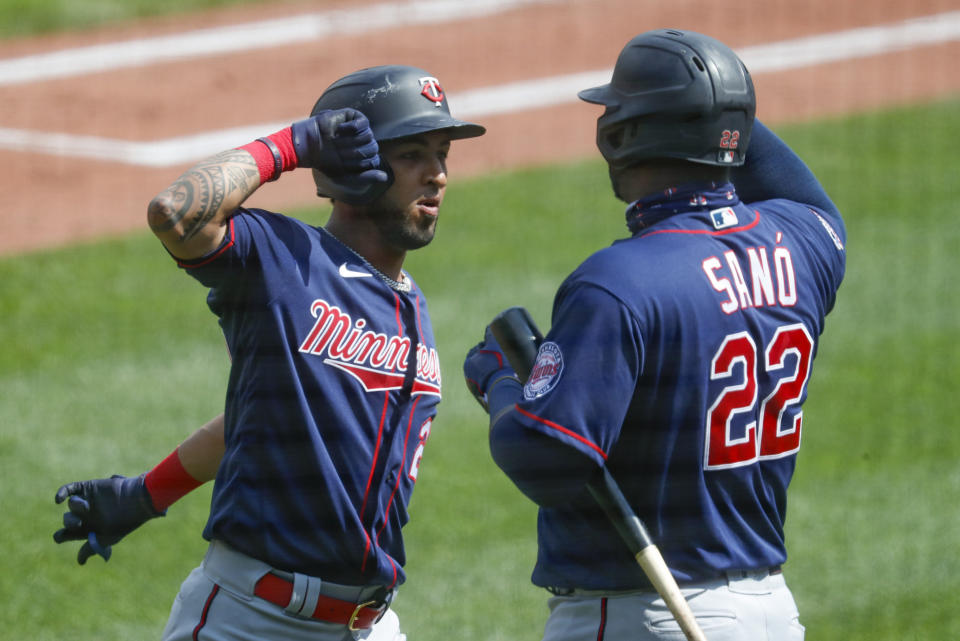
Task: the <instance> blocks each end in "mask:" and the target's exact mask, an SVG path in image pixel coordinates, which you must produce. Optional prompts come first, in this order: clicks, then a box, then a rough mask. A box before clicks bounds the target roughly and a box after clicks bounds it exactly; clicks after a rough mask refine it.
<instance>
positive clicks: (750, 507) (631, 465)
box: [498, 184, 845, 589]
mask: <svg viewBox="0 0 960 641" xmlns="http://www.w3.org/2000/svg"><path fill="white" fill-rule="evenodd" d="M628 219H629V220H630V221H631V225H632V226H633V228H634V229H635V230H636V233H635V234H634V235H633V236H632V237H630V238H627V239H623V240H620V241H617V242H615V243H614V244H613V245H612V246H610V247H607V248H605V249H603V250H600V251H598V252H597V253H595V254H594V255H592V256H591V257H590V258H588V259H587V260H586V261H585V262H584V263H583V264H582V265H580V266H579V267H578V268H577V269H576V270H575V271H574V272H573V274H571V275H570V276H569V277H568V278H567V279H566V281H565V282H564V283H563V285H562V286H561V287H560V289H559V291H558V292H557V295H556V298H555V301H554V309H553V318H552V327H551V329H550V331H549V332H548V333H547V336H546V337H545V341H544V343H543V344H542V345H541V347H540V350H539V354H538V357H537V361H536V364H535V366H534V368H533V370H532V373H531V375H530V377H529V379H528V381H527V383H526V385H525V386H524V388H523V396H522V398H521V399H520V401H519V402H518V403H517V404H516V406H515V408H514V411H512V412H510V413H509V414H508V415H506V417H505V418H504V419H503V420H505V421H511V422H512V426H510V425H508V426H507V427H504V426H502V425H498V430H500V433H501V434H503V433H505V432H504V430H507V432H508V431H509V430H510V429H513V430H524V429H532V430H535V431H537V432H539V433H541V434H545V435H548V436H550V437H552V438H554V439H558V440H559V441H561V442H563V443H564V444H566V445H568V446H570V447H572V448H575V450H577V451H579V452H580V453H582V454H583V455H585V456H589V457H590V458H591V459H592V460H593V461H594V462H595V463H596V464H598V465H606V466H607V467H608V468H609V469H610V471H611V472H612V474H613V476H614V477H615V478H616V479H617V480H618V482H619V484H620V485H621V487H622V489H623V491H624V494H625V496H626V497H627V499H628V501H629V503H630V504H631V505H632V506H633V508H634V509H635V510H636V512H637V514H638V515H639V516H640V518H641V519H642V520H643V521H644V522H645V523H646V525H647V527H648V529H649V531H650V534H651V536H652V537H653V538H654V540H655V541H656V543H657V544H658V546H659V547H660V549H661V552H662V553H663V556H664V558H665V560H666V562H667V564H668V566H669V567H670V568H671V570H672V571H673V573H674V575H675V576H676V578H677V579H678V580H679V581H681V582H682V581H696V580H704V579H709V578H713V577H715V576H718V575H719V574H720V573H721V572H722V571H724V570H728V569H742V568H765V567H769V566H776V565H778V564H780V563H782V562H783V561H785V559H786V548H785V545H784V533H783V527H784V518H785V512H786V491H787V486H788V484H789V482H790V479H791V476H792V474H793V470H794V464H795V461H796V457H797V452H798V450H799V449H800V444H801V439H802V435H803V429H804V426H803V416H802V409H801V408H802V405H803V402H804V400H805V398H806V394H807V382H808V380H809V378H810V374H811V371H812V366H813V359H814V356H815V354H816V351H817V344H818V340H819V337H820V335H821V332H822V331H823V327H824V317H825V316H826V314H827V312H828V311H830V309H831V308H832V306H833V303H834V298H835V295H836V292H837V288H838V287H839V285H840V281H841V279H842V277H843V273H844V264H845V252H844V245H843V243H844V238H843V234H844V230H843V228H842V225H840V224H839V218H832V217H831V216H830V215H828V214H826V213H825V212H824V211H821V210H818V209H816V208H813V207H810V206H807V205H803V204H800V203H797V202H793V201H788V200H768V201H763V202H755V203H751V204H750V205H749V206H748V205H746V204H743V203H741V202H740V200H739V198H738V196H737V194H736V192H735V190H734V187H733V186H732V185H730V184H725V185H709V186H703V187H702V188H699V189H694V188H690V189H679V190H669V192H668V193H665V194H662V195H658V196H655V197H652V198H647V199H644V200H642V201H639V202H638V203H635V204H634V205H633V206H632V207H631V209H630V210H628ZM831 220H834V221H836V222H834V223H831ZM501 422H502V421H501ZM537 455H538V453H537V451H536V450H534V451H526V452H525V453H524V456H525V457H527V461H528V462H529V464H530V466H531V467H535V468H544V469H548V468H549V466H550V464H549V462H548V461H542V462H541V461H537V460H536V457H537ZM542 455H543V454H541V456H542ZM538 530H539V557H538V560H537V565H536V568H535V570H534V574H533V581H534V583H536V584H537V585H541V586H556V587H577V588H583V589H633V588H648V587H649V583H648V581H647V579H646V578H645V577H644V575H643V572H642V571H641V570H640V568H639V566H638V565H637V564H636V563H634V562H633V561H632V559H631V557H630V554H629V552H628V551H627V548H626V546H625V545H624V544H623V542H622V541H621V540H620V538H619V536H618V535H617V532H616V530H615V529H614V528H613V526H612V525H611V524H610V523H609V522H608V521H607V519H606V518H605V517H604V516H603V514H602V513H601V512H600V510H599V508H598V507H597V506H596V504H595V503H594V501H593V500H592V499H591V498H590V497H589V495H588V494H587V492H586V491H582V493H581V494H579V495H577V496H574V497H573V498H572V500H570V501H567V502H564V503H560V504H559V505H553V506H547V507H541V509H540V512H539V522H538Z"/></svg>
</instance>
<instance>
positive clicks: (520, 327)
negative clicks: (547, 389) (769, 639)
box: [490, 307, 707, 641]
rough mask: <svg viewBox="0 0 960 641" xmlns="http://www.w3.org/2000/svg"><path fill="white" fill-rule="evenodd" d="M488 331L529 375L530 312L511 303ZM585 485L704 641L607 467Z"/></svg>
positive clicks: (694, 637) (535, 340) (533, 333)
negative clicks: (512, 305) (511, 305)
mask: <svg viewBox="0 0 960 641" xmlns="http://www.w3.org/2000/svg"><path fill="white" fill-rule="evenodd" d="M490 331H491V333H492V334H493V337H494V338H495V339H497V343H499V344H500V349H502V350H503V355H504V356H506V357H507V360H508V361H509V362H510V366H511V367H513V370H514V371H515V372H516V373H517V377H518V378H519V379H520V380H521V382H525V381H526V380H527V378H528V377H529V376H530V370H531V369H532V368H533V364H534V362H535V361H536V358H537V350H538V349H539V347H540V343H541V342H542V341H543V334H541V333H540V330H539V329H537V326H536V323H534V321H533V318H531V316H530V313H529V312H527V310H526V309H525V308H523V307H510V308H508V309H505V310H504V311H502V312H500V313H499V314H497V316H496V317H494V319H493V321H491V323H490ZM587 489H588V490H589V492H590V494H591V495H592V496H593V498H594V500H595V501H596V502H597V503H598V504H599V505H600V507H601V508H602V509H603V511H604V513H605V514H606V515H607V518H608V519H610V521H611V522H612V523H613V525H614V527H616V529H617V532H618V533H619V534H620V537H621V538H622V539H623V541H624V542H625V543H626V544H627V548H628V549H629V550H630V553H631V554H632V555H633V558H634V559H636V561H637V563H638V564H639V565H640V568H641V569H642V570H643V573H644V574H645V575H646V576H647V578H648V579H649V580H650V583H652V584H653V587H654V589H656V591H657V594H659V595H660V598H662V599H663V601H664V603H666V604H667V607H668V608H669V609H670V612H671V613H672V614H673V618H674V619H676V621H677V623H678V624H679V625H680V629H681V630H683V634H684V636H686V637H687V640H688V641H707V638H706V637H705V636H704V634H703V630H701V629H700V625H699V624H698V623H697V619H696V617H694V616H693V611H692V610H691V609H690V604H689V603H687V600H686V599H685V598H684V596H683V593H682V592H681V591H680V586H679V585H677V581H676V579H674V578H673V574H671V573H670V568H668V567H667V564H666V562H665V561H664V559H663V555H662V554H660V549H659V548H658V547H657V546H656V544H654V542H653V539H651V538H650V534H649V533H648V532H647V528H646V526H645V525H644V524H643V521H641V520H640V518H639V517H638V516H637V515H636V513H635V512H634V511H633V508H631V507H630V504H629V503H627V499H626V497H625V496H624V495H623V491H622V490H621V489H620V486H619V485H617V481H616V479H614V478H613V475H612V474H610V470H608V469H607V468H606V467H603V468H601V473H598V474H597V475H596V476H594V478H592V479H591V480H590V481H589V482H588V483H587Z"/></svg>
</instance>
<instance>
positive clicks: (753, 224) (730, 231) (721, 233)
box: [640, 210, 760, 238]
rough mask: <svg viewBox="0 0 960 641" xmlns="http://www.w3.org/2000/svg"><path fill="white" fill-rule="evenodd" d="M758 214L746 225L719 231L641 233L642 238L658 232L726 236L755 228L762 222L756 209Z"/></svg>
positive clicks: (664, 232) (696, 230) (677, 230)
mask: <svg viewBox="0 0 960 641" xmlns="http://www.w3.org/2000/svg"><path fill="white" fill-rule="evenodd" d="M753 213H755V214H756V215H757V216H756V218H754V219H753V221H752V222H749V223H747V224H746V225H741V226H739V227H731V228H730V229H721V230H719V231H710V230H709V229H655V230H653V231H651V232H649V233H646V234H641V236H640V237H641V238H646V237H647V236H655V235H657V234H696V235H701V236H702V235H706V236H724V235H726V234H733V233H736V232H738V231H747V230H748V229H753V228H754V227H756V226H757V224H758V223H759V222H760V212H759V211H757V210H754V211H753Z"/></svg>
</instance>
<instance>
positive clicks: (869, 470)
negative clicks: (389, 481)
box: [0, 100, 960, 641]
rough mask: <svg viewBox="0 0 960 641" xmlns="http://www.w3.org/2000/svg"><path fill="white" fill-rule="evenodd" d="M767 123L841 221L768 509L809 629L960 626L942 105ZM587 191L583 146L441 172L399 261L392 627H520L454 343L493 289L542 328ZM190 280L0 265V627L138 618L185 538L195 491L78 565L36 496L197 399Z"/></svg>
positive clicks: (101, 633) (567, 264) (114, 456)
mask: <svg viewBox="0 0 960 641" xmlns="http://www.w3.org/2000/svg"><path fill="white" fill-rule="evenodd" d="M777 130H778V131H779V132H780V133H781V135H783V136H784V137H785V138H786V139H787V140H788V141H789V142H790V143H791V144H792V145H793V146H794V147H795V148H796V149H797V150H798V151H799V152H800V153H801V155H802V156H803V157H804V158H806V159H807V160H808V163H809V164H810V165H811V167H812V168H813V169H814V171H815V172H816V173H817V175H818V176H820V178H821V179H822V181H823V182H824V184H825V185H826V187H827V189H828V191H829V192H830V193H831V194H832V196H833V197H834V199H835V200H836V202H837V203H838V205H839V206H840V208H841V210H842V211H843V212H844V214H845V217H846V222H847V226H848V230H849V241H848V250H849V260H848V270H847V278H846V281H845V282H844V285H843V287H842V288H841V291H840V296H839V302H838V304H837V307H836V309H835V311H834V313H833V314H832V315H831V316H830V318H829V320H828V323H827V329H826V332H825V334H824V337H823V341H822V347H821V353H820V356H819V357H818V360H817V362H816V366H815V371H816V374H815V375H814V379H813V381H812V383H811V389H810V400H809V402H808V403H807V405H806V408H805V413H806V418H805V432H804V434H805V437H804V445H803V449H802V450H801V453H800V456H799V463H798V471H797V475H796V478H795V482H794V484H793V487H792V490H791V502H790V513H789V518H788V521H787V529H788V539H787V543H788V549H789V551H790V560H789V562H788V564H787V566H786V568H785V572H786V575H787V578H788V580H789V582H790V585H791V586H792V588H793V590H794V593H795V595H796V598H797V600H798V602H799V605H800V610H801V615H802V620H803V622H804V623H805V624H806V626H807V629H808V635H807V638H808V639H813V640H817V641H830V640H836V641H841V640H842V641H856V640H864V641H867V640H869V641H886V640H889V641H894V640H896V641H902V640H904V639H914V640H926V639H931V640H933V639H937V640H941V639H956V638H960V617H958V616H957V614H956V606H955V595H956V594H957V593H958V592H960V555H958V549H960V535H958V531H960V510H958V509H957V505H958V503H960V466H958V465H957V460H958V457H960V430H958V429H957V416H958V415H960V401H958V394H957V390H958V389H960V368H958V363H960V343H958V341H957V336H958V335H960V331H958V330H960V314H958V312H960V309H958V306H957V304H956V302H955V296H956V293H957V287H956V285H955V281H954V278H955V275H956V274H957V273H958V271H960V257H958V255H957V248H958V247H960V225H957V223H956V221H955V219H954V216H955V208H956V202H957V200H958V197H960V191H958V187H957V183H956V176H955V173H956V170H955V167H956V160H955V150H954V147H955V141H956V140H957V139H958V138H960V101H956V100H955V101H947V102H942V103H937V104H931V105H925V106H917V107H913V108H903V109H899V110H895V111H887V112H882V113H876V114H869V115H862V116H858V117H853V118H847V119H842V120H832V121H827V122H817V123H810V124H805V125H802V126H801V125H796V126H789V127H777ZM464 148H466V145H464ZM454 153H457V149H456V146H455V149H454ZM171 178H172V177H171ZM608 192H609V189H608V183H607V178H606V172H605V168H604V166H602V164H601V163H599V162H596V161H589V162H583V163H577V164H571V165H561V166H552V167H544V168H538V169H532V170H528V171H524V172H518V173H511V174H503V175H495V176H489V177H485V178H481V179H475V180H471V181H466V182H456V181H454V182H453V184H452V186H451V188H450V190H449V192H448V200H447V203H446V204H445V210H444V215H443V221H442V223H441V227H440V232H439V234H438V237H437V240H436V241H435V243H434V244H433V245H431V246H430V247H429V248H427V249H425V250H422V251H419V252H416V253H414V254H412V255H411V256H410V258H409V261H408V268H409V269H410V271H411V272H412V273H413V274H414V276H415V277H416V278H417V280H418V281H419V282H420V284H421V286H422V287H423V289H424V290H425V291H426V292H427V294H428V296H429V297H430V309H431V313H432V316H433V319H434V326H435V330H436V333H437V336H438V339H439V343H440V345H439V346H440V350H441V358H442V366H443V372H444V374H445V381H444V402H443V405H442V406H441V413H440V416H439V419H438V421H437V422H436V426H435V429H434V432H433V436H432V438H431V441H430V447H428V449H427V453H426V456H425V458H424V462H423V467H422V470H421V476H420V482H419V484H418V490H417V494H416V496H415V497H414V499H413V502H412V504H411V512H412V519H413V520H412V522H411V524H410V525H409V526H408V528H407V530H406V534H407V539H408V552H409V564H408V568H407V569H408V572H409V575H410V581H409V582H408V584H407V585H406V586H405V587H404V589H403V590H402V591H401V593H400V596H399V599H398V601H397V603H396V609H397V610H398V612H399V613H400V615H401V619H402V621H403V623H404V626H405V628H406V631H407V632H408V634H409V637H410V639H411V641H447V640H449V639H479V640H491V641H492V640H497V639H503V640H506V639H510V640H516V639H538V638H539V634H540V632H541V630H542V624H543V621H544V619H545V616H546V605H545V597H546V593H544V592H542V591H539V590H537V589H535V588H534V587H533V586H532V585H531V584H530V583H529V575H530V570H531V568H532V563H533V559H534V555H535V543H534V534H535V512H534V509H533V506H532V504H529V503H528V502H527V501H526V500H525V499H524V498H523V497H522V496H521V495H520V494H519V492H517V491H516V490H515V489H514V488H513V487H512V486H511V485H510V484H509V482H508V481H507V480H506V479H505V478H504V477H503V476H502V475H501V474H500V473H499V472H498V471H497V470H496V468H495V466H494V465H493V464H492V462H491V461H490V459H489V456H488V453H487V449H486V433H485V432H486V430H485V420H484V416H483V415H482V413H481V411H480V409H479V407H478V406H477V405H476V403H475V401H474V400H473V399H472V398H471V397H470V396H469V395H468V393H467V391H466V389H465V387H464V385H463V384H462V382H461V381H462V379H461V373H460V372H461V362H462V358H463V355H464V353H465V352H466V350H467V349H468V348H469V347H470V346H472V345H473V344H474V343H475V342H476V341H477V340H479V338H480V334H481V329H482V327H483V326H484V324H485V323H486V322H487V321H488V320H489V319H490V318H491V317H492V316H493V315H494V314H495V313H496V312H498V311H499V310H501V309H503V308H504V307H507V306H510V305H515V304H521V305H525V306H527V307H528V308H529V309H530V310H531V312H532V313H533V315H534V317H535V318H536V320H537V321H538V323H539V324H540V325H541V327H543V328H546V327H548V326H549V310H550V304H551V300H552V295H553V292H554V290H555V288H556V287H557V285H558V284H559V283H560V281H561V280H562V278H563V277H564V276H565V275H566V274H567V273H568V272H569V271H570V270H571V269H573V267H575V266H576V264H577V263H579V261H580V260H582V259H583V258H584V257H586V256H587V255H588V254H589V253H590V252H592V251H593V250H595V249H597V248H599V247H601V246H604V245H607V244H608V243H609V242H611V241H612V240H613V239H614V238H616V237H620V236H622V235H623V234H624V232H625V227H624V225H623V222H622V216H621V211H622V207H621V205H620V204H619V203H617V202H616V201H615V200H614V199H613V198H612V196H610V195H609V193H608ZM148 199H149V195H147V194H145V195H144V203H146V201H147V200H148ZM36 215H44V212H37V214H36ZM130 215H131V216H137V217H140V216H142V215H143V214H142V212H131V214H130ZM298 215H300V216H301V217H302V218H304V219H306V220H310V221H312V222H315V223H317V224H321V223H322V222H323V221H324V219H325V215H324V212H323V211H315V212H299V213H298ZM204 297H205V291H204V290H203V289H202V288H201V287H200V286H199V285H198V284H197V283H195V282H194V281H193V280H192V279H190V278H189V277H187V276H185V275H183V274H182V273H180V272H179V271H178V270H177V269H176V268H175V267H174V266H173V264H172V263H171V261H170V260H169V258H168V257H167V256H166V254H165V252H164V251H163V250H162V248H161V247H160V245H159V244H158V243H157V242H156V241H155V240H153V238H152V237H150V236H149V235H148V234H147V233H141V234H136V235H133V236H130V237H127V238H123V239H120V240H115V241H111V242H103V243H97V244H91V245H86V246H81V247H74V248H71V249H67V250H63V251H56V252H42V253H35V254H31V255H26V256H16V257H6V258H3V259H0V327H2V347H0V390H2V396H0V465H2V469H3V486H2V491H0V515H2V517H3V520H4V526H3V529H2V532H3V534H2V541H3V546H2V550H3V561H2V569H3V572H2V573H0V619H2V620H3V621H4V627H3V630H2V632H0V637H2V638H9V639H30V640H31V641H45V640H51V641H52V640H58V641H59V640H62V639H71V640H76V641H86V640H89V641H93V640H97V641H100V640H103V639H156V638H158V637H159V633H160V631H161V629H162V628H163V625H164V622H165V621H166V617H167V614H168V611H169V607H170V604H171V602H172V600H173V597H174V595H175V594H176V592H177V589H178V587H179V584H180V582H181V580H182V579H183V578H184V577H185V576H186V575H187V573H188V572H189V571H190V570H191V569H192V568H193V567H194V566H195V565H196V564H197V563H198V562H199V560H200V558H201V555H202V553H203V550H204V548H205V543H204V541H203V540H202V539H201V537H200V531H201V529H202V527H203V524H204V519H205V515H206V510H207V506H208V502H209V488H202V489H201V490H198V491H196V492H194V493H193V494H191V495H190V496H188V497H186V498H185V499H183V500H182V501H181V502H179V503H178V504H177V505H175V506H174V507H173V508H172V509H171V510H170V514H169V516H168V517H166V518H164V519H159V520H156V521H153V522H151V523H149V524H147V525H146V526H145V527H144V528H142V529H141V530H139V531H137V532H135V533H134V534H132V535H131V536H130V537H128V538H127V539H126V540H125V541H123V542H122V543H121V544H119V545H118V546H117V547H116V549H115V550H114V556H113V559H112V560H111V561H110V562H109V563H107V564H105V563H103V562H102V560H100V559H99V558H97V559H93V560H91V561H90V562H89V563H88V564H87V565H86V566H85V567H82V568H81V567H78V566H77V565H76V562H75V560H74V559H75V554H76V548H75V546H73V545H62V546H57V545H55V544H54V543H53V541H52V538H51V535H52V533H53V531H54V530H55V529H56V528H57V527H58V525H59V522H60V518H61V514H62V509H61V508H60V507H59V506H56V505H54V502H53V495H54V493H55V491H56V489H57V487H58V486H59V485H60V484H61V483H63V482H66V481H71V480H78V479H84V478H92V477H98V476H104V475H109V474H111V473H123V474H136V473H139V472H141V471H143V470H145V469H147V468H149V467H150V466H151V465H152V464H154V463H155V462H157V461H158V460H160V458H162V457H163V456H165V455H166V454H167V453H168V452H169V451H170V450H171V449H172V448H173V447H174V446H175V445H176V444H177V443H178V442H179V441H180V440H181V439H182V438H183V437H184V436H186V435H187V434H188V433H189V432H191V431H192V430H193V429H194V428H195V427H196V426H198V425H199V424H200V423H201V422H203V421H205V420H206V419H207V418H209V417H211V416H213V415H215V414H216V413H217V412H218V411H219V409H220V407H221V405H222V395H223V392H224V387H225V380H226V371H227V357H226V353H225V350H224V346H223V340H222V337H221V336H220V333H219V330H218V328H217V325H216V322H215V319H214V317H213V316H212V315H211V314H210V313H209V312H208V310H207V309H206V305H205V302H204Z"/></svg>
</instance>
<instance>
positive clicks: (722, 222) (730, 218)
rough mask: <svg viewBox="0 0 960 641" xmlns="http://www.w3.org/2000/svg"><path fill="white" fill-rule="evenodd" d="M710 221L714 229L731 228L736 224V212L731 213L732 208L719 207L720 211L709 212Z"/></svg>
mask: <svg viewBox="0 0 960 641" xmlns="http://www.w3.org/2000/svg"><path fill="white" fill-rule="evenodd" d="M710 220H712V221H713V228H714V229H726V228H727V227H733V226H734V225H736V224H737V223H738V222H740V221H739V220H738V219H737V212H735V211H733V208H732V207H721V208H720V209H714V210H713V211H711V212H710Z"/></svg>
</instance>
